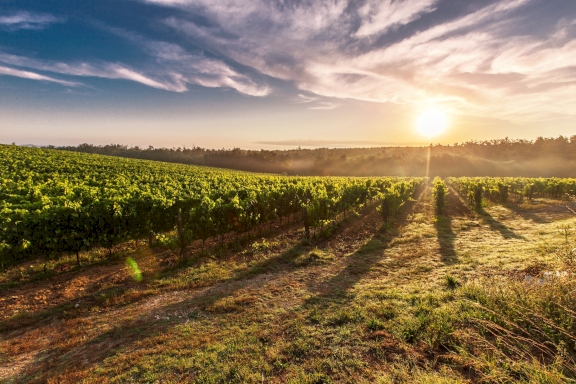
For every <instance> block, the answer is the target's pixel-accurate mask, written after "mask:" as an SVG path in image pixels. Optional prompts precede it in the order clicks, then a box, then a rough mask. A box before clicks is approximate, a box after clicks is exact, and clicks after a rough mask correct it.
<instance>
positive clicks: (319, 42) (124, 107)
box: [0, 0, 576, 149]
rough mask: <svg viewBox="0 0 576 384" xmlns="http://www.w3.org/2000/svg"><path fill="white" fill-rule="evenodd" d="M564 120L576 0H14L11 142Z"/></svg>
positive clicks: (344, 133) (475, 136)
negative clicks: (430, 121)
mask: <svg viewBox="0 0 576 384" xmlns="http://www.w3.org/2000/svg"><path fill="white" fill-rule="evenodd" d="M431 110H432V111H436V112H437V113H440V114H442V115H443V116H444V117H445V119H446V121H447V125H446V128H445V130H444V131H443V132H441V133H439V134H438V135H437V136H434V137H428V136H426V135H423V134H421V133H420V131H419V129H418V126H417V125H418V121H419V117H421V116H429V115H430V114H426V111H431ZM432 115H433V114H432ZM420 120H422V119H421V118H420ZM558 135H564V136H572V135H576V0H469V1H462V0H356V1H353V0H326V1H322V0H244V1H235V0H98V1H77V0H35V1H32V0H18V1H8V0H0V143H12V142H16V143H17V144H35V145H48V144H51V145H76V144H80V143H92V144H108V143H120V144H126V145H139V146H148V145H152V146H155V147H161V146H166V147H191V146H201V147H207V148H231V147H240V148H246V149H260V148H265V149H289V148H294V147H297V146H303V147H350V146H354V147H357V146H382V145H422V144H426V143H428V142H435V143H444V144H451V143H455V142H463V141H468V140H486V139H499V138H504V137H510V138H512V139H520V138H522V139H534V138H536V137H538V136H544V137H556V136H558Z"/></svg>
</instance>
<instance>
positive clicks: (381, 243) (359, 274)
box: [309, 191, 426, 302]
mask: <svg viewBox="0 0 576 384" xmlns="http://www.w3.org/2000/svg"><path fill="white" fill-rule="evenodd" d="M424 193H426V191H423V192H421V194H420V196H419V197H418V199H417V200H415V201H410V202H408V203H407V204H406V206H405V208H404V209H403V211H402V213H401V214H400V216H399V217H398V219H397V220H396V223H398V224H400V225H402V224H404V223H405V222H406V221H407V219H408V216H409V215H410V214H411V213H413V212H414V208H415V207H416V204H417V203H418V200H420V199H421V198H422V195H423V194H424ZM398 234H399V231H398V230H397V229H392V228H390V227H382V228H381V229H380V230H379V231H378V232H376V233H375V234H374V236H372V238H371V239H370V240H369V241H368V242H367V243H366V244H365V245H364V246H362V247H361V248H360V249H359V250H357V251H356V252H355V253H354V254H352V255H350V256H348V257H347V261H348V265H347V266H346V267H345V268H344V269H343V270H342V271H340V273H338V274H337V275H335V276H333V277H332V278H330V279H329V280H328V281H325V282H322V283H321V284H320V285H319V286H318V287H317V288H316V290H317V291H318V292H319V294H318V295H317V297H313V298H311V299H309V301H310V302H314V301H315V300H316V299H318V298H319V297H335V298H344V297H346V295H347V293H348V291H350V289H351V288H353V287H354V286H355V285H356V284H357V283H358V282H359V281H360V280H361V279H362V278H363V277H364V276H365V275H366V274H367V273H368V272H369V271H370V270H371V269H372V267H373V266H374V265H376V264H377V263H378V262H379V261H381V260H382V259H383V258H384V257H385V250H386V249H387V248H388V246H389V245H390V243H391V242H392V240H393V239H394V238H395V237H396V236H397V235H398Z"/></svg>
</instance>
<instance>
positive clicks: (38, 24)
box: [0, 12, 63, 30]
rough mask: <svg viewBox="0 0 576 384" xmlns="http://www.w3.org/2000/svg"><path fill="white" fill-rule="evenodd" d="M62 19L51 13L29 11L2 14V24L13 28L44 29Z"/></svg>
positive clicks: (0, 22)
mask: <svg viewBox="0 0 576 384" xmlns="http://www.w3.org/2000/svg"><path fill="white" fill-rule="evenodd" d="M62 21H63V20H62V19H59V18H57V17H54V16H52V15H49V14H36V13H29V12H18V13H13V14H11V15H7V16H0V26H4V27H6V28H8V29H11V30H18V29H43V28H46V27H47V26H48V25H50V24H53V23H58V22H62Z"/></svg>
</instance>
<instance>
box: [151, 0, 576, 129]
mask: <svg viewBox="0 0 576 384" xmlns="http://www.w3.org/2000/svg"><path fill="white" fill-rule="evenodd" d="M148 2H154V3H156V4H163V5H166V6H174V7H179V8H181V9H182V10H184V11H188V12H192V13H195V14H200V15H201V16H203V17H204V18H205V19H206V20H208V21H209V22H208V23H202V24H201V25H200V24H196V23H194V22H191V21H188V20H185V19H183V18H178V17H171V18H168V19H166V20H165V23H166V24H167V25H169V26H171V27H172V28H173V29H174V30H176V31H179V32H180V33H182V34H184V35H185V36H187V37H188V38H189V39H190V40H191V41H192V42H194V43H195V44H197V45H199V46H203V47H206V48H207V49H210V50H211V51H212V52H216V53H218V54H220V55H222V56H224V57H228V58H230V59H232V60H234V61H236V62H239V63H241V64H243V65H245V66H249V67H252V68H254V69H256V70H257V71H259V72H261V73H264V74H266V75H269V76H272V77H276V78H280V79H284V80H288V81H292V82H294V84H295V85H296V86H297V87H298V88H299V89H300V90H302V91H306V92H310V93H311V94H314V95H318V96H320V97H321V96H325V97H333V98H353V99H359V100H368V101H376V102H393V103H409V104H420V103H428V102H437V103H442V104H444V106H445V107H446V108H448V109H451V110H453V112H455V113H475V114H482V115H483V114H492V115H494V117H497V118H506V119H512V120H514V121H516V122H518V121H520V120H526V119H533V118H535V117H538V118H546V116H549V115H556V114H564V115H566V114H570V113H571V112H569V111H570V110H571V107H569V105H570V104H571V105H574V104H576V93H574V87H575V85H574V81H575V79H574V76H575V71H569V70H568V69H569V68H573V67H575V66H576V54H574V52H576V40H574V36H575V35H576V27H575V23H574V20H572V19H565V20H562V21H561V22H559V23H558V25H557V27H556V29H555V30H554V31H552V32H551V33H550V34H549V35H548V36H544V35H542V34H539V35H538V34H534V35H527V34H526V33H524V34H515V33H514V28H515V27H517V26H519V23H522V22H523V21H522V19H520V18H517V15H518V12H521V10H522V7H524V6H526V5H528V4H529V3H531V2H533V0H509V1H508V0H506V1H505V0H500V1H496V2H493V3H492V4H489V5H486V6H484V7H481V8H479V9H476V10H475V11H470V12H468V13H464V14H461V15H460V16H457V17H452V18H451V19H449V20H446V21H444V22H441V23H436V24H432V25H431V26H429V27H422V26H425V25H427V24H426V23H424V24H422V26H420V27H419V28H418V29H413V33H412V34H411V35H410V34H403V35H402V36H405V37H403V38H399V37H398V36H396V37H394V38H393V39H391V40H389V41H386V43H380V44H379V45H377V44H376V43H375V42H376V39H375V37H376V36H383V35H386V34H387V33H390V32H392V31H393V30H395V29H396V28H397V27H399V26H402V25H409V24H410V23H411V22H413V21H414V20H416V19H419V18H422V17H424V16H425V15H426V14H428V13H430V12H433V11H434V10H435V9H437V8H438V7H440V5H439V3H438V2H437V1H434V0H404V1H401V0H396V1H392V0H381V1H376V0H365V1H352V0H350V1H348V2H344V1H339V0H335V1H331V2H298V3H290V5H288V3H284V2H281V3H280V2H265V1H263V0H255V1H252V2H249V3H245V2H240V1H234V0H216V1H208V0H148ZM403 33H404V32H403ZM301 101H302V100H301ZM326 106H328V105H326ZM567 111H568V112H567Z"/></svg>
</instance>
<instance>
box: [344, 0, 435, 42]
mask: <svg viewBox="0 0 576 384" xmlns="http://www.w3.org/2000/svg"><path fill="white" fill-rule="evenodd" d="M435 3H437V0H403V1H398V0H396V1H392V0H371V1H367V2H366V3H365V4H364V5H363V6H361V7H360V8H359V9H358V14H359V15H360V16H361V17H362V24H361V25H360V28H359V29H358V31H356V33H355V34H354V36H356V37H365V36H371V35H374V34H377V33H385V32H387V31H388V30H390V29H392V28H394V27H397V26H401V25H406V24H408V23H410V22H412V21H414V20H416V19H417V18H419V17H420V15H421V14H423V13H428V12H432V11H433V10H434V9H435V7H434V4H435Z"/></svg>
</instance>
